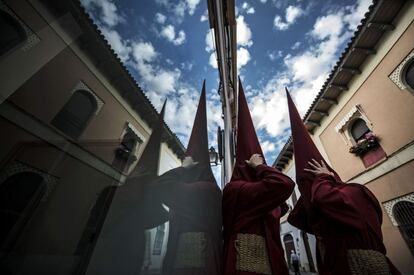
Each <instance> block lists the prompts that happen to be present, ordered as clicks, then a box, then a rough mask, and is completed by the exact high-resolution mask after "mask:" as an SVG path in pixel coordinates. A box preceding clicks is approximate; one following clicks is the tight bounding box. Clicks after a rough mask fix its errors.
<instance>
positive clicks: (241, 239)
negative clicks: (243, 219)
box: [235, 234, 272, 275]
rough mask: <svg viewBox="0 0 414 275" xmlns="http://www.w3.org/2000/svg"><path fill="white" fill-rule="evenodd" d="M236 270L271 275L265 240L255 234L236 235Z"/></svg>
mask: <svg viewBox="0 0 414 275" xmlns="http://www.w3.org/2000/svg"><path fill="white" fill-rule="evenodd" d="M235 247H236V251H237V262H236V269H237V270H240V271H247V272H255V273H259V274H269V275H271V274H272V270H271V268H270V264H269V256H268V255H267V248H266V243H265V239H264V238H263V237H262V236H258V235H255V234H237V240H236V241H235Z"/></svg>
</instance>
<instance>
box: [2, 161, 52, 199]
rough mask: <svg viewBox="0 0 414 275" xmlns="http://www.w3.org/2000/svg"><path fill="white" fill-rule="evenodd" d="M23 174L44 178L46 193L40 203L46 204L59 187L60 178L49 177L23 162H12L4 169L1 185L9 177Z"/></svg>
mask: <svg viewBox="0 0 414 275" xmlns="http://www.w3.org/2000/svg"><path fill="white" fill-rule="evenodd" d="M22 172H33V173H36V174H38V175H40V176H41V177H42V178H43V181H44V183H45V184H46V192H45V194H44V195H43V197H42V199H41V200H40V201H42V202H45V201H46V200H47V198H48V197H49V195H50V194H51V193H52V191H53V189H54V188H55V186H56V185H57V183H58V178H56V177H54V176H52V175H49V174H47V173H45V172H43V171H41V170H39V169H37V168H34V167H32V166H29V165H27V164H24V163H23V162H20V161H17V160H14V161H12V162H10V163H9V164H8V165H7V166H6V167H5V168H4V169H2V170H1V171H0V184H1V183H3V182H4V181H5V180H6V179H8V178H9V177H11V176H13V175H15V174H18V173H22Z"/></svg>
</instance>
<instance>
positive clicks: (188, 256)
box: [174, 232, 206, 268]
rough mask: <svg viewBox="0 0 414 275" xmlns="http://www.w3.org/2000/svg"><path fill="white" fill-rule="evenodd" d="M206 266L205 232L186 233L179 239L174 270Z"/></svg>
mask: <svg viewBox="0 0 414 275" xmlns="http://www.w3.org/2000/svg"><path fill="white" fill-rule="evenodd" d="M205 265H206V236H205V233H204V232H186V233H182V234H180V236H179V238H178V247H177V254H176V257H175V262H174V268H203V267H205Z"/></svg>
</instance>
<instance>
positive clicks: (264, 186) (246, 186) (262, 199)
mask: <svg viewBox="0 0 414 275" xmlns="http://www.w3.org/2000/svg"><path fill="white" fill-rule="evenodd" d="M256 173H257V179H258V180H257V181H255V182H248V181H243V180H237V181H231V182H230V183H228V184H227V185H226V187H225V188H224V192H223V198H224V199H223V218H224V245H225V248H224V262H225V270H224V274H226V275H227V274H228V275H231V274H255V273H249V272H243V271H237V270H236V260H237V250H236V248H235V246H234V242H235V240H236V238H237V234H238V233H246V234H255V235H259V236H263V237H264V238H265V241H266V247H267V253H268V256H269V263H270V266H271V269H272V274H289V271H288V269H287V265H286V261H285V258H284V251H283V248H282V244H281V241H280V235H279V232H280V228H279V226H280V225H279V220H280V218H281V217H282V215H284V214H285V213H286V212H287V210H288V209H287V206H285V204H283V203H284V202H285V201H286V199H287V198H289V196H290V194H291V193H292V191H293V188H294V183H293V182H292V180H291V179H290V178H289V177H287V176H285V175H283V174H282V173H280V172H278V171H277V170H276V169H275V168H272V167H268V166H266V165H260V166H259V167H257V172H256ZM282 204H283V205H284V206H283V207H280V205H282Z"/></svg>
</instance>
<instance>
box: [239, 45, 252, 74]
mask: <svg viewBox="0 0 414 275" xmlns="http://www.w3.org/2000/svg"><path fill="white" fill-rule="evenodd" d="M249 61H250V53H249V51H248V50H247V49H246V48H243V47H240V48H238V49H237V69H238V70H240V69H241V67H243V66H244V65H246V64H247V63H248V62H249Z"/></svg>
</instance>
